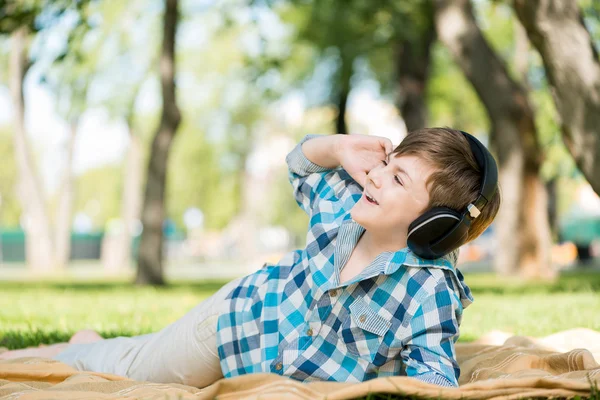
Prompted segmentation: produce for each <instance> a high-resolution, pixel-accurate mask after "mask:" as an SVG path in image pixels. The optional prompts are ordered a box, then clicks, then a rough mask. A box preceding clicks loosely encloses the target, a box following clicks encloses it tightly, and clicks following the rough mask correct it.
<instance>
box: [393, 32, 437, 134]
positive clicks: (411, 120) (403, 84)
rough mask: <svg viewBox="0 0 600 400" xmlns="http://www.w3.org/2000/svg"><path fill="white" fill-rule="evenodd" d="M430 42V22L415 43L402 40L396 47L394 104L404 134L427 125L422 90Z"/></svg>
mask: <svg viewBox="0 0 600 400" xmlns="http://www.w3.org/2000/svg"><path fill="white" fill-rule="evenodd" d="M434 40H435V27H434V26H433V22H432V23H431V24H430V25H429V27H428V28H427V29H426V30H425V31H424V32H423V34H422V35H421V36H420V37H418V38H417V39H416V40H412V41H411V40H408V39H405V40H403V41H402V42H400V43H398V44H397V46H396V62H397V64H396V68H397V79H398V87H399V90H398V99H397V101H396V105H397V107H398V109H399V110H400V113H401V115H402V119H403V120H404V123H405V124H406V131H407V132H410V131H414V130H417V129H422V128H425V127H426V126H427V119H428V118H427V105H426V102H425V89H426V86H427V79H428V77H429V62H430V58H431V45H432V44H433V41H434Z"/></svg>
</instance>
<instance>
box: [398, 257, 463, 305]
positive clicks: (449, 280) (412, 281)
mask: <svg viewBox="0 0 600 400" xmlns="http://www.w3.org/2000/svg"><path fill="white" fill-rule="evenodd" d="M406 268H407V269H408V271H407V272H408V277H409V278H408V280H407V291H408V292H411V291H412V292H413V293H412V294H411V300H412V302H413V303H414V304H413V307H411V308H412V309H413V310H416V309H418V308H420V307H426V308H435V307H444V306H451V307H452V308H462V307H461V301H460V296H461V295H460V292H459V290H458V288H457V287H456V283H455V282H454V279H453V275H454V272H452V271H450V270H446V269H442V268H435V267H410V266H408V267H406ZM411 288H412V290H411Z"/></svg>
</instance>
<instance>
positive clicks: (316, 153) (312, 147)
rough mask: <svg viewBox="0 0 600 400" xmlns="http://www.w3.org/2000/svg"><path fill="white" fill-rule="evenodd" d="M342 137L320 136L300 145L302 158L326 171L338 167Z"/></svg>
mask: <svg viewBox="0 0 600 400" xmlns="http://www.w3.org/2000/svg"><path fill="white" fill-rule="evenodd" d="M342 140H343V135H332V136H322V137H317V138H314V139H311V140H307V141H306V142H304V143H303V144H302V152H303V153H304V156H305V157H306V158H307V159H308V160H310V161H311V162H313V163H315V164H317V165H319V166H321V167H323V168H327V169H333V168H337V167H339V166H340V160H339V148H340V142H341V141H342Z"/></svg>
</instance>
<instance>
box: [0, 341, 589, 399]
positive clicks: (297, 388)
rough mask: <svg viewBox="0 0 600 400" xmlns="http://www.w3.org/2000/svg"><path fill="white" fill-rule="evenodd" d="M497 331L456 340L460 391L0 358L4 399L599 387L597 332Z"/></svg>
mask: <svg viewBox="0 0 600 400" xmlns="http://www.w3.org/2000/svg"><path fill="white" fill-rule="evenodd" d="M509 336H510V335H505V334H502V333H497V332H496V333H492V334H490V335H486V336H484V337H483V338H481V339H480V340H478V341H477V342H475V343H468V344H458V345H457V355H458V361H459V364H460V366H461V371H462V372H461V377H460V387H459V388H441V387H438V386H435V385H430V384H425V383H422V382H419V381H417V380H415V379H412V378H407V377H400V376H398V377H392V378H378V379H373V380H370V381H367V382H363V383H336V382H312V383H301V382H298V381H294V380H292V379H289V378H284V377H280V376H278V375H274V374H251V375H245V376H240V377H236V378H232V379H221V380H219V381H218V382H216V383H214V384H213V385H211V386H209V387H207V388H204V389H197V388H194V387H190V386H184V385H177V384H168V385H167V384H156V383H148V382H137V381H132V380H129V379H126V378H123V377H119V376H116V375H109V374H99V373H93V372H79V371H75V370H74V369H72V368H71V367H69V366H67V365H65V364H62V363H59V362H57V361H53V360H49V359H41V358H21V359H17V360H4V361H0V399H22V400H29V399H31V400H33V399H35V400H50V399H132V398H144V399H213V398H218V399H259V398H260V399H331V400H334V399H353V398H357V397H361V396H366V395H367V394H368V393H395V394H399V395H406V396H414V397H421V398H436V399H437V398H443V399H517V398H523V397H530V398H531V397H536V398H540V397H542V398H543V397H546V398H553V397H574V396H575V395H580V396H589V395H590V394H591V393H592V391H593V390H595V389H593V385H592V383H593V384H594V385H596V387H600V365H599V362H600V332H595V331H592V330H589V329H573V330H569V331H564V332H561V333H558V334H555V335H551V336H548V337H545V338H541V339H534V338H529V337H520V336H513V337H509Z"/></svg>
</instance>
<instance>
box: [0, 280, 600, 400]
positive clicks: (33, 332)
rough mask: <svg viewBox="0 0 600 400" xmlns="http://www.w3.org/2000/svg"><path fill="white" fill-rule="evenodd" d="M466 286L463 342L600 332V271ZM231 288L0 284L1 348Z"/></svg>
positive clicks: (111, 323)
mask: <svg viewBox="0 0 600 400" xmlns="http://www.w3.org/2000/svg"><path fill="white" fill-rule="evenodd" d="M465 280H466V282H467V284H469V286H470V287H471V290H472V292H473V296H474V297H475V302H474V303H473V304H472V305H471V306H470V307H469V308H468V309H466V310H465V314H464V317H463V322H462V327H461V338H460V341H463V342H468V341H473V340H475V339H477V338H478V337H480V336H481V335H483V334H484V333H486V332H489V331H491V330H501V331H506V332H511V333H514V334H518V335H529V336H537V337H539V336H545V335H550V334H552V333H555V332H558V331H562V330H565V329H571V328H576V327H583V328H590V329H595V330H600V318H598V310H600V273H598V272H596V273H594V272H577V273H567V274H563V275H562V276H561V277H560V279H559V280H558V281H557V282H555V283H550V284H548V283H533V284H532V283H520V282H519V281H516V280H514V279H501V278H498V277H496V276H494V275H491V274H471V275H466V278H465ZM225 283H226V281H207V282H199V283H190V282H174V283H172V284H171V285H170V286H169V287H166V288H152V287H146V288H142V287H135V286H132V285H130V284H128V283H127V282H114V281H112V282H109V281H104V282H74V281H71V282H67V281H62V282H51V281H46V282H0V293H1V295H0V346H3V347H7V348H9V349H17V348H23V347H27V346H35V345H38V344H40V343H56V342H62V341H66V340H68V339H69V337H70V336H71V335H72V334H73V333H74V332H76V331H77V330H80V329H87V328H91V329H94V330H97V331H98V332H99V333H100V334H102V335H103V336H105V337H114V336H120V335H126V336H127V335H138V334H143V333H148V332H153V331H156V330H158V329H161V328H162V327H164V326H166V325H167V324H169V323H171V322H173V321H175V320H176V319H178V318H179V317H181V316H182V315H183V314H185V313H186V312H187V311H188V310H190V309H191V308H193V307H194V306H195V305H196V304H197V303H198V302H200V301H202V300H203V299H205V298H207V297H209V296H210V295H211V294H212V293H214V292H215V291H216V290H217V289H218V288H219V287H221V286H222V285H223V284H225ZM379 396H380V397H379ZM386 396H387V395H373V396H371V398H372V399H379V398H388V397H386ZM391 398H393V399H397V397H391ZM593 398H595V399H598V396H596V397H593Z"/></svg>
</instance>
